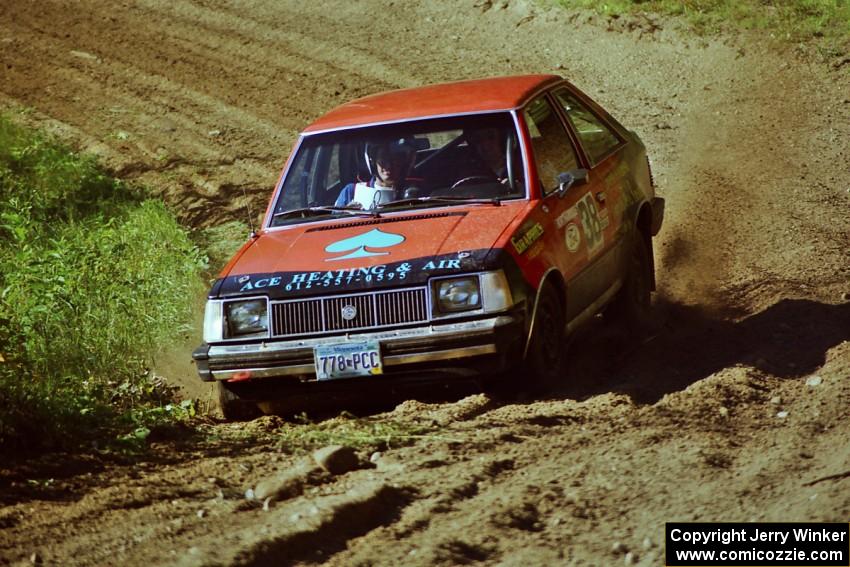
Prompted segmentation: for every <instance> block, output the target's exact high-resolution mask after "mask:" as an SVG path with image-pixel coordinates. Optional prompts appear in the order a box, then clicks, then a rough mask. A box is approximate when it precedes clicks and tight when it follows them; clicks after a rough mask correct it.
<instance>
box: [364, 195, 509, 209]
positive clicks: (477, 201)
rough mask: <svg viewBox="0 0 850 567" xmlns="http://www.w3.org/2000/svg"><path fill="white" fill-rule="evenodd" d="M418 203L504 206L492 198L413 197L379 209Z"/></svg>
mask: <svg viewBox="0 0 850 567" xmlns="http://www.w3.org/2000/svg"><path fill="white" fill-rule="evenodd" d="M417 203H436V204H438V205H457V204H460V203H463V204H471V205H496V206H497V207H498V206H499V205H501V204H502V201H501V200H500V199H499V198H498V197H492V198H489V199H484V198H479V197H451V196H446V197H412V198H410V199H399V200H398V201H389V202H387V203H381V204H380V205H378V208H379V209H386V208H387V207H400V206H404V205H414V204H417Z"/></svg>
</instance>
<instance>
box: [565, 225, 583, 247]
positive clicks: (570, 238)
mask: <svg viewBox="0 0 850 567" xmlns="http://www.w3.org/2000/svg"><path fill="white" fill-rule="evenodd" d="M564 243H565V244H566V245H567V250H569V251H570V252H575V251H576V250H578V247H579V245H580V244H581V231H579V229H578V226H576V223H574V222H571V223H570V224H568V225H567V230H565V231H564Z"/></svg>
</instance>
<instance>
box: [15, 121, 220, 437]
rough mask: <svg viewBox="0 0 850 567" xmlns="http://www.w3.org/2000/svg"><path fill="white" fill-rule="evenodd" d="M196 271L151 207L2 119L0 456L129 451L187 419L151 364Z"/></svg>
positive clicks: (187, 248) (190, 248)
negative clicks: (90, 448)
mask: <svg viewBox="0 0 850 567" xmlns="http://www.w3.org/2000/svg"><path fill="white" fill-rule="evenodd" d="M205 264H206V258H205V257H204V255H203V254H201V253H200V252H199V250H198V248H197V247H196V246H195V244H193V242H192V241H191V240H190V238H189V236H188V234H187V232H186V230H185V229H183V228H182V227H181V226H180V225H179V224H178V223H177V221H176V220H175V217H174V215H172V214H171V212H169V210H168V209H167V208H166V207H165V205H164V204H163V203H162V202H161V201H158V200H154V199H149V198H147V197H146V196H145V194H144V192H143V191H142V190H140V189H138V188H135V187H132V186H130V185H127V184H125V183H122V182H121V181H118V180H115V179H112V178H110V177H109V176H108V175H106V174H105V173H104V172H103V170H102V169H101V168H99V167H98V165H97V164H96V162H95V161H94V160H93V159H92V158H90V157H86V156H80V155H77V154H75V153H74V152H72V151H70V150H69V149H68V148H66V147H64V146H62V145H61V144H59V143H57V142H55V141H52V140H50V139H48V138H47V137H45V136H43V135H41V134H39V133H34V132H32V131H29V130H27V129H25V128H22V127H20V126H18V125H17V124H15V123H14V122H13V121H12V120H10V119H9V118H8V117H3V116H0V452H3V453H7V452H11V451H15V450H20V449H25V450H27V451H31V450H44V449H53V448H69V447H73V446H79V445H80V444H81V443H84V442H86V443H91V442H98V443H99V444H103V443H104V442H106V444H107V445H109V444H113V445H115V446H117V447H122V446H129V447H133V446H137V445H138V444H139V443H141V442H143V441H144V439H145V438H146V437H147V435H148V434H149V433H150V431H151V428H153V427H157V426H160V425H162V424H164V423H173V422H174V420H180V419H184V418H187V417H189V416H191V415H192V414H193V412H194V407H193V405H192V404H191V402H184V403H182V404H175V403H171V399H172V396H171V394H172V392H171V390H170V389H169V387H168V386H167V385H165V383H164V382H162V380H160V379H157V378H156V377H154V376H153V375H152V374H151V373H150V371H149V370H148V368H149V366H148V365H149V362H150V357H151V354H152V353H153V352H155V351H156V349H157V347H158V346H161V345H162V344H164V343H165V342H166V341H168V340H169V339H170V338H172V337H174V336H175V335H177V334H178V333H180V332H181V331H185V328H186V327H185V325H186V322H187V321H189V320H190V315H191V313H190V312H191V309H192V306H193V300H194V299H195V298H196V296H197V295H198V294H199V293H201V292H202V289H201V288H202V286H203V280H202V278H201V273H202V270H203V269H204V267H205Z"/></svg>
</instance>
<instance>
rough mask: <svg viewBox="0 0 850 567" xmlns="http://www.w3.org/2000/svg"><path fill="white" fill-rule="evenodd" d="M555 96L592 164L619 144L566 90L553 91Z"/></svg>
mask: <svg viewBox="0 0 850 567" xmlns="http://www.w3.org/2000/svg"><path fill="white" fill-rule="evenodd" d="M555 98H557V99H558V102H559V103H561V105H562V106H563V107H564V112H565V113H566V114H567V117H568V118H569V119H570V122H571V123H572V125H573V128H575V130H576V133H577V134H578V137H579V140H581V145H582V146H584V149H585V151H587V155H588V157H589V158H590V161H592V162H593V163H594V164H597V163H599V162H600V161H602V160H603V159H604V158H605V157H606V156H607V155H608V154H610V153H611V152H612V151H613V150H614V148H616V147H617V146H619V145H620V138H618V137H617V135H616V134H615V133H614V132H613V131H612V130H611V128H609V127H608V126H607V125H606V124H605V123H604V122H603V121H602V120H600V119H599V118H598V117H597V116H596V115H595V114H593V113H592V112H590V110H588V108H587V107H586V106H584V105H583V104H582V103H580V102H579V101H578V99H577V98H576V97H574V96H573V95H572V94H571V93H570V92H569V91H568V90H566V89H561V90H559V91H557V92H555Z"/></svg>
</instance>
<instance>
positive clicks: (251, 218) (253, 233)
mask: <svg viewBox="0 0 850 567" xmlns="http://www.w3.org/2000/svg"><path fill="white" fill-rule="evenodd" d="M242 195H243V196H244V197H245V208H246V209H247V210H248V226H249V227H250V228H251V238H254V237H256V236H257V231H256V230H254V213H253V212H252V211H251V200H250V199H248V192H247V191H245V186H244V185H243V186H242Z"/></svg>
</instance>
